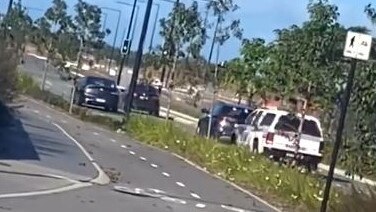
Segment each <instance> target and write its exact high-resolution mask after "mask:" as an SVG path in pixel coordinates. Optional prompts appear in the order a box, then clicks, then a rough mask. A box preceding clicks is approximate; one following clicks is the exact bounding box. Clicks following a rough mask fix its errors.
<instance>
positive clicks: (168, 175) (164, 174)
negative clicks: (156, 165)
mask: <svg viewBox="0 0 376 212" xmlns="http://www.w3.org/2000/svg"><path fill="white" fill-rule="evenodd" d="M162 175H163V176H165V177H170V174H169V173H167V172H162Z"/></svg>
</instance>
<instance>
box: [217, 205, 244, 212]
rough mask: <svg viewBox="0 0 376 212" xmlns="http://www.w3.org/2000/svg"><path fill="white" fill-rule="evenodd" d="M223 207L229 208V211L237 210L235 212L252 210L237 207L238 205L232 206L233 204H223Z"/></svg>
mask: <svg viewBox="0 0 376 212" xmlns="http://www.w3.org/2000/svg"><path fill="white" fill-rule="evenodd" d="M221 208H223V209H227V210H229V211H235V212H251V211H249V210H244V209H241V208H236V207H232V206H228V205H221Z"/></svg>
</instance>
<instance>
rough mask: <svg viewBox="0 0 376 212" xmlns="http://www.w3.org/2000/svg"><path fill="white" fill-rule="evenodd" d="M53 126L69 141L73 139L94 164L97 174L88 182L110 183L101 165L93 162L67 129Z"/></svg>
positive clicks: (56, 125)
mask: <svg viewBox="0 0 376 212" xmlns="http://www.w3.org/2000/svg"><path fill="white" fill-rule="evenodd" d="M53 125H55V127H57V128H58V129H59V130H60V131H61V132H62V133H63V134H64V135H65V136H67V137H68V138H69V139H70V140H71V141H73V142H74V143H75V144H76V145H77V146H78V148H79V149H80V150H81V151H82V152H83V153H84V155H85V156H86V157H87V158H88V159H89V161H90V162H91V164H92V165H93V166H94V168H95V169H96V170H97V172H98V175H97V177H96V178H94V179H92V180H91V181H90V182H92V183H95V184H98V185H107V184H109V183H110V178H109V177H108V176H107V175H106V173H105V172H104V171H103V170H102V169H101V167H100V166H99V165H98V164H97V162H95V160H94V158H93V157H91V155H90V154H89V152H88V151H86V149H85V148H84V147H83V146H82V145H81V144H80V143H79V142H78V141H77V140H76V139H74V138H73V137H72V136H71V135H69V133H67V131H65V130H64V128H62V127H61V126H60V125H58V124H56V123H53Z"/></svg>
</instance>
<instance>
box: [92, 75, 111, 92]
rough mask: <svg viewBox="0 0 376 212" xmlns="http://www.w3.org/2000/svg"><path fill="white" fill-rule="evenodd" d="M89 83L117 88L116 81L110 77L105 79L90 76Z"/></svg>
mask: <svg viewBox="0 0 376 212" xmlns="http://www.w3.org/2000/svg"><path fill="white" fill-rule="evenodd" d="M87 85H90V86H96V87H103V88H111V89H116V84H115V82H114V81H112V80H109V79H105V78H99V77H89V78H87Z"/></svg>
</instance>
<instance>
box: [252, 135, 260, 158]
mask: <svg viewBox="0 0 376 212" xmlns="http://www.w3.org/2000/svg"><path fill="white" fill-rule="evenodd" d="M252 152H253V153H257V154H258V153H259V141H258V139H257V138H255V139H254V140H253V143H252Z"/></svg>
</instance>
